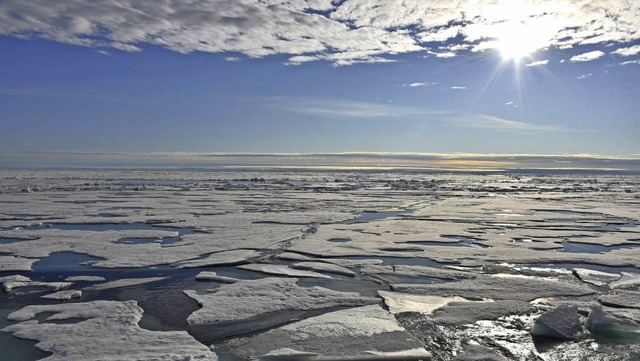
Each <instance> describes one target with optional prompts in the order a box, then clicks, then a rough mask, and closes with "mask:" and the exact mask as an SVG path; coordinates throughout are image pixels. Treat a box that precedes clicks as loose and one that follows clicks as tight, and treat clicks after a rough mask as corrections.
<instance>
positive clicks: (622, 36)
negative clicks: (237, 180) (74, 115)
mask: <svg viewBox="0 0 640 361" xmlns="http://www.w3.org/2000/svg"><path fill="white" fill-rule="evenodd" d="M638 22H640V2H637V1H635V2H634V1H616V2H611V1H607V0H591V1H588V0H585V1H576V0H558V1H553V2H551V1H544V2H529V1H522V0H510V1H508V0H503V1H495V0H480V1H478V0H460V1H447V2H443V1H437V0H343V1H331V0H313V1H304V0H199V1H179V0H163V1H161V2H158V1H155V0H103V1H100V2H96V1H91V0H65V1H50V0H30V1H24V0H4V1H2V2H0V35H5V36H16V37H21V38H42V39H48V40H52V41H57V42H60V43H65V44H73V45H78V46H85V47H96V48H103V49H109V48H112V49H118V50H121V51H126V52H139V51H142V50H143V48H144V45H145V44H151V45H156V46H161V47H164V48H167V49H170V50H173V51H177V52H180V53H190V52H194V51H199V52H209V53H235V54H243V55H245V56H248V57H251V58H261V57H265V56H269V55H275V54H284V55H287V56H289V60H288V62H287V63H288V64H291V65H295V64H302V63H305V62H309V61H318V60H325V61H329V62H332V63H333V64H335V65H337V66H340V65H351V64H355V63H381V62H390V61H394V56H395V55H397V54H402V53H409V52H425V53H429V51H431V50H430V49H440V50H439V51H437V52H435V53H432V54H435V56H437V57H445V58H446V57H455V56H458V55H459V54H462V53H464V52H468V51H485V50H494V49H496V48H497V47H500V46H501V45H500V44H504V43H505V41H504V40H509V42H520V43H526V44H527V48H528V49H530V50H531V51H535V50H540V49H546V48H557V49H569V48H573V47H579V46H582V45H590V46H597V45H601V46H604V45H605V44H610V43H618V44H624V43H630V42H633V41H637V40H640V33H639V32H638V31H637V24H638ZM505 34H509V39H503V38H504V37H505ZM513 34H526V35H522V39H513ZM623 49H634V47H630V48H622V49H618V50H617V51H616V54H621V55H624V54H623V53H625V54H626V53H628V52H631V51H635V50H623ZM587 54H590V55H588V56H587V55H586V54H583V55H579V56H576V57H574V58H575V59H576V60H572V61H574V62H575V61H588V60H593V59H597V58H599V57H601V56H602V55H598V56H596V55H597V54H598V53H595V52H591V53H587ZM572 59H573V58H572Z"/></svg>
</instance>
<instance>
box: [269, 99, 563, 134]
mask: <svg viewBox="0 0 640 361" xmlns="http://www.w3.org/2000/svg"><path fill="white" fill-rule="evenodd" d="M260 101H262V102H263V103H264V104H266V105H267V106H270V107H276V108H277V109H279V110H284V111H288V112H294V113H299V114H304V115H308V116H314V117H320V118H328V119H354V120H357V119H361V120H366V119H381V118H382V119H389V120H391V119H405V120H416V121H420V120H427V121H433V122H442V123H447V124H451V125H453V126H455V127H461V128H476V129H493V130H500V131H513V132H529V133H531V132H536V133H542V132H558V131H565V130H566V129H564V128H562V127H558V126H552V125H540V124H533V123H527V122H522V121H515V120H509V119H504V118H500V117H496V116H492V115H486V114H476V113H467V114H463V113H459V112H453V111H448V110H434V109H423V108H418V107H410V106H403V105H397V104H393V103H377V102H366V101H355V100H348V99H336V98H298V97H269V98H263V99H260ZM505 105H510V106H516V107H517V105H515V103H514V102H508V103H506V104H505Z"/></svg>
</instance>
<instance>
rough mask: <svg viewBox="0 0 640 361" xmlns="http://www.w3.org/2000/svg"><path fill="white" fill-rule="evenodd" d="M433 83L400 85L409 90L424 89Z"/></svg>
mask: <svg viewBox="0 0 640 361" xmlns="http://www.w3.org/2000/svg"><path fill="white" fill-rule="evenodd" d="M432 84H434V83H428V82H427V83H425V82H415V83H409V84H402V86H403V87H409V88H422V87H425V86H427V85H432Z"/></svg>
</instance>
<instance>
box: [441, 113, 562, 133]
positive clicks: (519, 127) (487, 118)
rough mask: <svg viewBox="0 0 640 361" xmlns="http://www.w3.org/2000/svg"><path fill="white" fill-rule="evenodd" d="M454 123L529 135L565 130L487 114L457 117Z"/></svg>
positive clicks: (468, 126)
mask: <svg viewBox="0 0 640 361" xmlns="http://www.w3.org/2000/svg"><path fill="white" fill-rule="evenodd" d="M454 122H455V123H456V124H457V125H458V126H461V127H466V128H485V129H495V130H503V131H518V132H527V133H546V132H558V131H564V130H565V129H564V128H561V127H557V126H553V125H540V124H532V123H527V122H520V121H517V120H510V119H504V118H501V117H496V116H493V115H486V114H469V115H464V116H457V117H455V118H454Z"/></svg>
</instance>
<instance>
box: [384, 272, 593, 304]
mask: <svg viewBox="0 0 640 361" xmlns="http://www.w3.org/2000/svg"><path fill="white" fill-rule="evenodd" d="M391 288H392V289H393V290H394V291H396V292H407V293H418V294H430V295H442V296H461V297H465V298H477V297H482V298H491V299H501V300H520V301H532V300H534V299H536V298H542V297H552V296H583V295H590V294H594V293H596V291H594V290H592V289H591V288H589V287H587V286H584V285H579V284H574V283H569V282H564V281H550V280H545V279H540V278H534V277H493V276H484V277H478V278H476V279H471V280H462V281H457V282H445V283H435V284H396V285H391Z"/></svg>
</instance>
